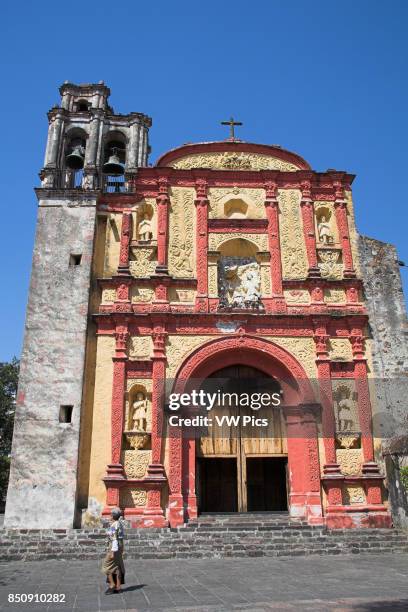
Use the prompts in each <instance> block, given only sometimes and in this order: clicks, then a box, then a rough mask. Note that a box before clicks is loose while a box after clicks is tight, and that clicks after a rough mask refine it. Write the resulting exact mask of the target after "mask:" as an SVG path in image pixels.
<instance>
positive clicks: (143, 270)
mask: <svg viewBox="0 0 408 612" xmlns="http://www.w3.org/2000/svg"><path fill="white" fill-rule="evenodd" d="M130 253H131V255H130V256H131V260H130V261H129V270H130V273H131V275H132V276H135V277H140V276H142V277H146V276H150V275H151V274H153V273H154V271H155V268H156V263H157V262H156V247H155V246H153V245H152V246H147V245H146V246H143V247H140V246H138V247H131V248H130Z"/></svg>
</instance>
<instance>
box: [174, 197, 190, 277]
mask: <svg viewBox="0 0 408 612" xmlns="http://www.w3.org/2000/svg"><path fill="white" fill-rule="evenodd" d="M194 195H195V192H194V190H193V189H190V188H186V187H172V188H171V190H170V202H171V206H170V222H169V262H168V264H169V273H170V274H171V275H172V276H175V277H178V278H188V277H192V276H194V257H195V252H194V251H195V239H194V236H195V234H194V226H195V221H194V220H195V206H194Z"/></svg>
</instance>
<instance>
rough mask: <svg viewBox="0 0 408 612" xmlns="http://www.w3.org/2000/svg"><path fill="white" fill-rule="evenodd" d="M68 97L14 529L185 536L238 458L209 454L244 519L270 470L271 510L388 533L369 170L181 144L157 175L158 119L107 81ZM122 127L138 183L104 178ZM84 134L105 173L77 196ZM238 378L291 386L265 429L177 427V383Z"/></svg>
mask: <svg viewBox="0 0 408 612" xmlns="http://www.w3.org/2000/svg"><path fill="white" fill-rule="evenodd" d="M81 88H82V89H81ZM61 93H62V106H61V109H53V111H51V114H50V138H49V143H48V145H47V155H46V160H47V163H46V166H45V168H44V169H43V171H42V177H43V179H42V180H43V183H42V187H41V188H40V189H38V190H37V194H38V197H39V204H40V217H39V222H38V233H37V241H36V250H35V257H34V262H33V278H32V285H31V290H30V301H29V308H28V314H27V331H26V337H25V349H24V354H23V359H22V374H21V381H20V388H19V393H18V398H17V404H18V407H17V415H16V427H15V434H14V442H13V455H12V470H11V479H10V489H9V495H8V502H7V510H6V525H8V526H12V527H13V526H19V527H61V528H69V527H72V525H73V524H75V525H79V524H80V522H81V516H82V517H86V518H85V519H84V524H89V525H95V524H98V521H100V520H101V517H104V516H107V515H109V512H110V509H111V508H112V506H116V505H120V506H121V507H122V508H123V511H124V514H125V517H126V518H127V519H129V520H130V522H131V523H132V524H133V525H134V526H136V527H158V526H166V525H171V526H177V525H180V524H182V523H184V522H185V521H188V520H190V519H192V518H195V517H196V516H197V513H198V512H199V511H201V510H205V509H206V505H205V504H206V501H205V491H206V489H205V487H206V486H207V488H208V487H211V486H214V482H216V480H214V479H216V478H217V476H214V474H213V476H211V474H210V472H211V465H212V466H214V465H218V466H219V470H218V471H219V473H220V474H221V475H223V474H224V472H223V471H222V470H223V469H225V468H223V467H222V466H225V465H226V464H225V463H224V464H223V463H222V461H221V463H218V464H215V463H212V464H211V461H213V462H214V461H220V460H221V459H223V460H224V459H225V458H226V456H228V457H229V458H230V460H231V461H232V462H233V464H234V465H235V468H234V469H235V470H236V477H234V478H235V481H234V480H232V481H231V478H229V479H228V478H227V476H226V475H225V478H224V481H223V482H222V486H221V485H220V486H221V489H222V491H223V495H221V497H223V496H224V498H225V499H226V498H227V496H228V495H229V493H228V491H230V495H231V498H230V499H229V500H227V501H228V503H230V505H231V507H234V508H235V509H240V510H241V511H245V510H251V509H254V508H255V509H256V508H257V507H258V506H257V504H258V505H259V503H260V502H259V499H260V498H265V495H266V494H265V495H264V494H263V493H262V494H261V493H259V490H258V493H257V494H255V493H254V491H255V488H256V487H255V486H253V487H252V488H251V487H250V486H249V485H248V486H247V485H246V483H247V481H248V482H249V481H251V478H252V476H251V469H253V467H252V466H254V465H255V461H258V464H256V465H260V463H259V461H270V463H269V464H267V463H264V464H263V465H265V466H266V465H269V468H268V469H273V470H278V471H279V469H281V468H280V467H279V466H281V467H282V469H283V471H281V472H279V473H280V474H281V476H280V478H281V498H280V499H277V498H276V497H275V498H273V499H272V498H271V499H270V500H269V501H268V504H269V506H268V508H267V509H272V508H278V509H282V508H283V506H284V505H286V504H287V509H288V510H289V512H290V514H291V516H294V517H300V518H303V519H304V520H306V521H308V522H309V523H310V524H326V525H328V526H329V527H353V526H364V525H366V526H375V525H378V526H387V525H390V514H389V511H388V507H387V500H386V498H385V496H384V473H383V472H382V465H381V461H380V457H378V453H376V450H375V440H376V438H377V437H381V432H380V431H378V430H377V429H376V428H377V424H376V422H375V420H374V421H373V420H372V415H373V412H374V413H375V411H376V410H377V411H378V410H380V411H381V405H382V402H383V398H382V397H381V394H379V397H377V395H378V394H376V393H374V394H373V392H372V389H371V388H370V379H371V378H372V368H373V364H374V367H377V366H376V364H378V363H379V362H380V361H381V359H380V358H379V356H378V355H379V351H380V350H382V349H380V348H379V346H380V344H381V342H383V340H382V335H383V332H384V327H383V326H382V324H381V322H380V323H379V322H378V317H377V319H376V318H375V317H376V316H377V315H376V313H374V312H373V311H372V310H370V308H371V307H370V305H368V304H367V302H366V299H365V297H364V290H365V291H368V292H369V291H370V283H372V280H370V279H371V277H370V272H369V271H367V274H366V276H364V274H365V271H366V270H367V266H368V265H369V264H368V263H367V262H368V261H369V257H368V255H367V249H368V248H369V246H368V242H367V241H368V239H364V240H365V242H364V243H362V242H361V240H363V239H359V237H358V233H357V230H356V228H355V224H354V213H353V203H352V196H351V185H352V182H353V179H354V176H353V175H351V174H348V173H346V172H338V171H335V170H328V171H327V172H323V173H317V172H314V171H312V170H311V168H310V166H309V164H308V163H307V162H306V161H305V160H304V159H302V158H301V157H300V156H299V155H297V154H295V153H292V152H289V151H286V150H284V149H282V148H280V147H275V146H266V145H258V144H252V143H244V142H242V141H239V140H228V141H222V142H214V143H211V142H210V143H197V144H193V145H184V146H182V147H179V148H178V149H173V150H172V151H170V152H168V153H166V154H165V155H163V156H162V157H161V158H160V159H159V160H158V161H157V163H156V165H155V166H150V167H148V166H147V151H148V145H147V129H148V127H149V125H150V119H149V118H147V117H146V116H145V115H141V114H139V113H132V114H130V115H128V116H122V115H118V116H116V115H114V114H112V112H111V109H110V108H109V107H108V105H107V100H106V98H107V94H108V90H107V88H106V87H105V86H102V85H95V86H73V85H64V86H63V88H62V90H61ZM81 100H85V101H86V100H88V102H89V106H88V107H87V110H86V111H84V110H83V108H85V107H84V106H83V102H81V104H79V103H80V101H81ZM79 108H81V109H82V110H78V109H79ZM108 113H110V114H109V122H110V123H109V122H108V120H107V115H108ZM58 122H59V123H58ZM108 123H109V126H108ZM112 126H114V127H115V130H116V131H118V132H122V133H123V136H124V138H123V140H121V136H120V135H118V134H116V136H115V138H116V141H117V142H118V143H119V144H120V143H121V142H123V143H124V144H123V147H124V148H123V149H122V150H121V151H122V153H121V155H122V163H123V164H124V168H123V170H124V178H123V181H122V182H120V181H118V180H117V179H115V181H109V180H108V181H106V180H105V178H104V172H103V165H104V162H105V161H106V156H105V157H104V152H103V150H102V149H101V146H102V145H101V143H102V144H103V143H105V142H106V139H107V138H109V130H110V128H111V127H112ZM74 127H75V129H83V130H85V132H86V134H88V136H87V138H85V148H84V150H85V154H84V173H85V176H88V177H89V176H91V177H92V180H91V179H89V180H88V179H87V180H86V181H83V182H82V183H81V184H80V186H79V187H78V186H77V188H76V189H75V190H74V189H71V188H68V186H67V185H66V184H64V185H63V184H62V183H61V182H60V179H59V178H58V177H60V176H61V173H63V172H64V171H65V170H66V168H65V166H64V163H65V162H62V167H61V161H60V160H61V159H62V160H64V159H66V155H69V154H70V151H71V149H69V145H70V143H71V140H70V134H71V131H70V130H71V128H74ZM76 133H79V132H78V131H77V132H76ZM102 136H103V137H102ZM116 141H115V142H116ZM75 146H76V145H75ZM81 146H82V145H81ZM55 147H57V149H58V150H54V149H55ZM58 147H59V148H58ZM67 147H68V149H67ZM136 170H137V172H136ZM71 178H72V177H71ZM72 180H76V178H75V177H74V178H73V179H72ZM112 185H113V187H112ZM57 234H58V236H59V237H61V236H64V237H65V238H64V241H62V247H61V240H60V239H58V236H57ZM359 240H360V243H359ZM359 244H360V249H359V246H358V245H359ZM57 246H58V249H57ZM370 246H371V245H370ZM387 252H388V251H387ZM44 253H45V254H46V255H44ZM377 265H380V264H379V263H377ZM51 278H52V279H53V281H55V282H53V283H51V286H52V289H50V279H51ZM377 312H378V310H377ZM57 313H58V314H57ZM61 313H62V316H61ZM384 316H385V314H384ZM399 316H400V318H399V319H398V320H397V319H395V318H394V319H393V322H392V325H391V327H392V333H395V335H396V336H397V335H398V333H399V330H400V328H401V324H402V323H401V322H402V318H403V315H402V313H400V315H399ZM369 324H370V325H371V327H372V328H373V329H374V331H375V333H374V344H373V341H372V340H371V339H370V338H368V329H369V327H368V325H369ZM384 324H385V326H386V325H388V323H387V322H385V323H384ZM383 344H384V342H383ZM372 346H374V348H373V351H372V350H371V348H372ZM401 350H402V349H401ZM372 353H373V354H372ZM394 361H395V360H394ZM394 361H393V364H394ZM394 365H395V364H394ZM394 365H393V366H392V367H394ZM390 367H391V366H390ZM224 368H229V370H228V371H231V369H232V370H234V371H237V372H240V373H241V374H239V375H237V376H236V378H235V384H237V385H238V384H239V383H238V381H239V377H240V376H244V375H245V372H248V371H249V372H252V373H253V372H254V371H255V372H258V374H259V376H260V377H263V378H265V379H266V380H268V381H269V382H271V384H273V385H276V388H279V393H280V394H281V396H282V398H283V401H282V405H281V406H280V408H279V410H276V411H269V412H267V413H266V414H265V416H266V417H267V418H268V419H269V421H268V422H269V425H268V428H269V429H268V434H267V435H266V436H259V435H258V434H257V435H255V434H251V435H248V434H247V433H246V432H245V431H242V430H241V429H240V430H239V432H238V434H233V433H232V430H228V431H227V433H226V434H225V435H224V437H221V438H220V439H219V440H217V439H216V437H211V431H210V433H209V432H208V431H207V433H206V434H205V435H204V433H203V434H202V435H201V436H200V438H199V439H195V438H194V437H191V436H190V437H189V436H187V435H184V436H182V432H181V429H180V428H177V427H174V426H173V425H171V424H170V423H169V422H168V420H167V416H168V412H169V409H168V405H167V403H166V395H165V393H164V391H165V390H167V391H168V390H169V389H170V390H172V389H173V390H174V389H184V387H186V388H187V387H188V384H189V383H191V381H192V380H194V379H197V380H200V381H205V380H207V379H208V378H209V377H214V376H216V375H217V372H219V371H222V370H223V369H224ZM242 373H244V374H242ZM33 427H34V430H35V432H36V437H35V439H33V438H32V436H31V437H29V436H28V435H27V431H28V428H33ZM373 428H374V431H373ZM184 433H185V432H184ZM44 448H46V449H47V453H50V454H51V456H49V455H47V457H46V456H45V454H44V452H43V450H42V449H44ZM379 462H380V464H379ZM230 465H232V464H230ZM271 466H272V467H271ZM286 467H287V469H286ZM257 469H258V468H257ZM265 469H266V468H265ZM285 470H286V471H285ZM278 471H277V472H276V473H278ZM260 473H261V472H258V477H259V474H260ZM265 473H267V471H265ZM263 478H264V477H263ZM211 479H212V480H211ZM248 479H249V480H248ZM231 482H232V485H231V484H228V483H231ZM234 482H235V484H234ZM203 483H206V484H205V486H204V485H203ZM257 486H258V487H259V484H258V485H257ZM262 486H263V487H264V489H265V491H266V490H268V484H267V481H265V480H264V481H263V485H262ZM228 487H230V489H228ZM234 495H236V496H237V500H235V501H234V499H235V498H234ZM51 498H52V500H53V501H52V504H51V505H50V508H51V511H50V515H48V514H47V513H45V514H44V513H43V512H42V513H41V514H40V513H39V512H38V511H37V510H36V508H38V507H39V504H40V503H41V506H43V505H44V504H47V503H48V502H49V500H50V499H51ZM234 504H235V505H234ZM51 515H52V516H51Z"/></svg>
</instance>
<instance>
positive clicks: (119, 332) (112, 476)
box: [103, 324, 129, 514]
mask: <svg viewBox="0 0 408 612" xmlns="http://www.w3.org/2000/svg"><path fill="white" fill-rule="evenodd" d="M128 338H129V332H128V328H127V324H125V325H117V326H116V329H115V340H116V346H115V356H114V357H112V359H113V384H112V407H111V440H112V455H111V463H110V464H109V465H108V467H107V469H106V477H105V481H106V486H107V493H106V505H107V506H108V508H105V510H104V513H103V514H109V507H112V506H119V485H120V482H119V481H122V480H123V479H124V472H123V465H122V463H121V452H122V434H123V424H124V399H125V390H126V359H127V354H126V350H127V341H128ZM115 481H117V485H116V484H115Z"/></svg>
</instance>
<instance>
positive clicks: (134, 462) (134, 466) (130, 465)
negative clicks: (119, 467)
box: [123, 450, 152, 478]
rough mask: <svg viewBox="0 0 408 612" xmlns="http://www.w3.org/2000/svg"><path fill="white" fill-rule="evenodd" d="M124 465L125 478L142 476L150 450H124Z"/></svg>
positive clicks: (149, 458) (147, 463)
mask: <svg viewBox="0 0 408 612" xmlns="http://www.w3.org/2000/svg"><path fill="white" fill-rule="evenodd" d="M123 454H124V467H125V474H126V476H127V478H143V477H144V476H146V471H147V467H148V465H149V463H150V460H151V454H152V453H151V451H150V450H139V451H135V450H125V451H124V453H123Z"/></svg>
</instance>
